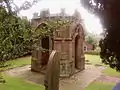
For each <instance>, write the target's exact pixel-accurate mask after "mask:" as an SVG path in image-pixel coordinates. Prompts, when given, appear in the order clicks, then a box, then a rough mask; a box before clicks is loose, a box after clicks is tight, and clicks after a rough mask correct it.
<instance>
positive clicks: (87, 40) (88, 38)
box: [86, 36, 94, 44]
mask: <svg viewBox="0 0 120 90" xmlns="http://www.w3.org/2000/svg"><path fill="white" fill-rule="evenodd" d="M86 42H87V43H89V44H93V43H94V40H93V38H92V37H91V36H88V37H87V38H86Z"/></svg>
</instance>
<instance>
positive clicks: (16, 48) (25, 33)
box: [0, 8, 32, 61]
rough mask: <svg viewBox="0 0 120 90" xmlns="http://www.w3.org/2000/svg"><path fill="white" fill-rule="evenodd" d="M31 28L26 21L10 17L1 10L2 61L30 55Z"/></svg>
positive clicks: (0, 38) (0, 46) (0, 41)
mask: <svg viewBox="0 0 120 90" xmlns="http://www.w3.org/2000/svg"><path fill="white" fill-rule="evenodd" d="M30 36H31V28H30V24H29V22H28V21H27V20H25V19H20V18H19V17H16V16H13V15H9V14H8V13H7V12H6V10H5V9H4V8H0V61H4V60H9V59H13V58H17V57H20V56H23V55H25V54H28V53H30V50H31V45H32V43H31V38H30Z"/></svg>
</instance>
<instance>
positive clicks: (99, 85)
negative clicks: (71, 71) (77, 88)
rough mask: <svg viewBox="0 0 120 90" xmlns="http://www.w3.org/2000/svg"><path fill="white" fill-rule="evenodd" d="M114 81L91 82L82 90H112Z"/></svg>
mask: <svg viewBox="0 0 120 90" xmlns="http://www.w3.org/2000/svg"><path fill="white" fill-rule="evenodd" d="M114 86H115V84H114V83H105V82H92V83H91V84H90V85H88V86H87V87H86V88H85V89H84V90H112V88H113V87H114Z"/></svg>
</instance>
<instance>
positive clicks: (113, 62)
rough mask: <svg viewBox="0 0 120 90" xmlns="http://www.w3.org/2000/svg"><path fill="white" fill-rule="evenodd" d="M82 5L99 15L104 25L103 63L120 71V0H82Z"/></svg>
mask: <svg viewBox="0 0 120 90" xmlns="http://www.w3.org/2000/svg"><path fill="white" fill-rule="evenodd" d="M81 2H82V5H83V6H85V8H87V9H88V10H89V11H91V12H93V13H94V14H96V15H98V16H99V17H100V19H101V23H102V25H103V27H104V38H103V39H101V41H100V48H101V52H100V56H101V58H102V61H103V63H105V64H108V65H109V66H110V67H112V68H114V69H116V70H117V71H120V35H119V34H120V25H119V24H120V13H119V12H120V1H119V0H81Z"/></svg>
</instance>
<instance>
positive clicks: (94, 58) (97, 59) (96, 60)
mask: <svg viewBox="0 0 120 90" xmlns="http://www.w3.org/2000/svg"><path fill="white" fill-rule="evenodd" d="M85 60H89V62H88V63H91V64H93V65H95V64H102V63H101V59H100V56H99V55H90V54H86V55H85Z"/></svg>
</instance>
